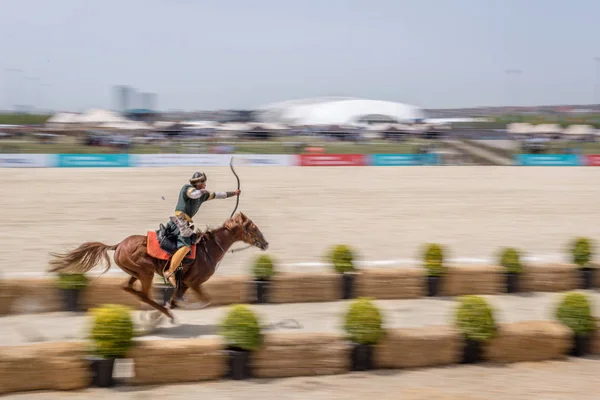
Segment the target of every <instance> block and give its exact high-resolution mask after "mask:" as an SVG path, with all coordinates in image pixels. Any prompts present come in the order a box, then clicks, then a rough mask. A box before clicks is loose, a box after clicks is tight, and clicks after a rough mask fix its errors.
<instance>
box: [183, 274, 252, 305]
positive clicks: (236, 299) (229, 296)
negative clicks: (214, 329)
mask: <svg viewBox="0 0 600 400" xmlns="http://www.w3.org/2000/svg"><path fill="white" fill-rule="evenodd" d="M249 281H250V277H248V276H246V275H231V276H219V277H212V278H211V279H209V280H208V281H207V282H206V283H204V284H203V285H202V288H203V289H204V290H205V291H206V294H207V295H208V296H210V298H211V304H212V305H228V304H236V303H246V302H249V301H250V296H251V291H250V290H251V285H250V282H249ZM189 293H190V294H191V292H189Z"/></svg>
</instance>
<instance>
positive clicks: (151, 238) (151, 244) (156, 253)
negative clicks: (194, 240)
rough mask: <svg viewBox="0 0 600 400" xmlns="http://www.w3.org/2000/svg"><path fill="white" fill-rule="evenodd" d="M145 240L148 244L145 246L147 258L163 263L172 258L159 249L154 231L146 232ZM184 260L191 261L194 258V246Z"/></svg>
mask: <svg viewBox="0 0 600 400" xmlns="http://www.w3.org/2000/svg"><path fill="white" fill-rule="evenodd" d="M147 238H148V240H147V242H148V244H147V245H146V251H147V252H148V255H149V256H151V257H154V258H158V259H159V260H165V261H167V260H170V259H171V257H173V256H172V255H171V254H169V253H167V252H166V251H164V250H163V249H161V248H160V243H158V238H157V237H156V231H148V236H147ZM185 258H186V259H188V260H193V259H195V258H196V245H195V244H193V245H192V248H191V249H190V252H189V253H188V254H187V255H186V256H185Z"/></svg>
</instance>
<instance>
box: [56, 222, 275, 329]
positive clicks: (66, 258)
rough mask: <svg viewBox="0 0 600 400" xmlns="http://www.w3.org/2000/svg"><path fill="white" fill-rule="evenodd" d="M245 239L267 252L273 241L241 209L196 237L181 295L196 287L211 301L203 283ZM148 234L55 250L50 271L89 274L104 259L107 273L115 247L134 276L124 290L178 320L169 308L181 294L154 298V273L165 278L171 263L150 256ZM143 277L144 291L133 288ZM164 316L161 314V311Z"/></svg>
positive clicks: (118, 258) (119, 260) (117, 260)
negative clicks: (160, 299) (113, 242)
mask: <svg viewBox="0 0 600 400" xmlns="http://www.w3.org/2000/svg"><path fill="white" fill-rule="evenodd" d="M238 241H242V242H245V243H248V244H249V245H250V246H254V247H258V248H259V249H261V250H263V251H265V250H266V249H267V248H268V246H269V244H268V243H267V241H266V239H265V237H264V236H263V234H262V232H261V231H260V229H259V228H258V227H257V226H256V225H255V224H254V222H252V220H251V219H249V218H248V217H246V216H245V215H244V214H243V213H242V212H238V213H237V214H236V215H235V216H234V217H231V218H229V219H228V220H227V221H225V223H224V224H223V225H222V226H220V227H219V228H216V229H213V230H207V231H206V232H204V233H201V234H200V235H199V236H198V237H197V239H196V240H195V244H196V254H195V258H194V260H193V262H191V263H190V262H189V260H186V259H184V262H182V267H183V270H182V273H181V274H180V279H179V286H180V289H179V294H180V295H181V296H183V294H184V293H185V292H186V291H187V289H192V290H193V291H194V292H195V293H196V294H197V296H198V297H199V299H200V301H201V302H202V303H205V305H208V304H210V298H209V297H208V296H207V295H206V293H204V291H203V290H202V287H201V285H202V284H203V283H204V282H206V281H207V280H208V279H210V277H211V276H212V275H213V274H214V273H215V270H216V268H217V265H218V263H219V262H220V261H221V260H222V259H223V257H224V256H225V253H226V252H227V250H228V249H229V248H230V247H231V246H232V245H233V244H234V243H236V242H238ZM147 245H148V237H147V236H145V235H131V236H128V237H127V238H125V239H124V240H123V241H122V242H121V243H119V244H116V245H113V246H108V245H105V244H103V243H99V242H87V243H83V244H81V245H80V246H79V247H78V248H76V249H74V250H71V251H70V252H68V253H66V254H55V253H51V256H52V257H53V258H54V259H52V260H51V261H50V266H51V268H50V269H49V271H50V272H65V273H85V272H88V271H89V270H91V269H92V268H94V267H95V266H96V265H97V264H98V263H99V262H100V261H101V259H102V258H104V260H105V261H106V264H107V267H106V269H105V270H104V271H103V272H102V274H104V273H106V272H107V271H108V270H109V269H110V268H111V266H112V264H111V262H110V258H109V256H108V253H107V252H108V251H109V250H114V251H115V254H114V260H115V263H116V264H117V266H118V267H119V268H121V269H122V270H123V271H125V272H126V273H127V274H129V275H131V278H130V279H129V281H128V282H127V283H126V284H125V285H124V286H123V290H125V291H126V292H128V293H131V294H133V295H135V296H137V297H138V298H139V299H140V300H141V301H143V302H144V303H146V304H149V305H150V306H152V307H153V308H155V309H156V310H158V311H160V312H161V313H163V314H164V315H166V316H167V317H169V318H170V319H171V322H174V316H173V314H172V313H171V312H170V311H169V309H173V308H176V307H177V303H176V301H175V298H176V296H177V295H178V293H173V295H172V296H171V299H170V300H169V302H168V303H167V304H166V306H165V307H163V306H161V305H159V304H158V303H156V302H155V301H154V300H152V299H151V298H150V290H151V289H152V283H153V280H154V274H155V273H156V274H159V275H160V276H162V277H163V278H164V273H163V271H165V270H166V269H165V266H166V265H165V264H166V263H169V262H170V258H169V260H168V261H164V260H161V259H158V258H155V257H153V256H150V255H149V254H148V251H147ZM137 280H139V281H140V283H141V285H142V290H136V289H134V288H133V284H134V283H135V282H136V281H137ZM158 315H159V316H160V314H158Z"/></svg>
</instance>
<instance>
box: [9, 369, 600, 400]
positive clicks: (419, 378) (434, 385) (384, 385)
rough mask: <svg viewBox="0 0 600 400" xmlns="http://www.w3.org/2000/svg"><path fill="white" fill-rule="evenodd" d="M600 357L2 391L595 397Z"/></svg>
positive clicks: (222, 397) (121, 395)
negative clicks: (72, 388) (299, 375)
mask: <svg viewBox="0 0 600 400" xmlns="http://www.w3.org/2000/svg"><path fill="white" fill-rule="evenodd" d="M599 383H600V360H599V359H570V360H568V361H548V362H536V363H517V364H509V365H507V366H501V365H489V364H483V365H474V366H465V365H453V366H448V367H443V368H427V369H417V370H400V371H386V370H381V371H373V372H366V373H362V372H360V373H358V372H357V373H351V374H347V375H337V376H320V377H297V378H287V379H274V380H269V379H264V380H253V381H218V382H203V383H197V384H186V385H166V386H155V387H135V386H129V387H128V386H124V387H116V388H113V389H90V390H85V391H79V392H38V393H22V394H15V395H8V396H5V397H4V398H5V399H14V400H17V399H18V400H46V399H48V400H50V399H73V400H75V399H77V400H79V399H81V400H84V399H85V400H87V399H104V398H107V397H110V398H111V399H114V400H138V399H148V398H157V399H164V400H171V399H211V400H255V399H262V400H271V399H273V400H275V399H277V400H279V399H290V400H304V399H314V400H330V399H336V400H337V399H344V400H363V399H376V400H400V399H402V400H574V399H576V400H597V399H598V384H599Z"/></svg>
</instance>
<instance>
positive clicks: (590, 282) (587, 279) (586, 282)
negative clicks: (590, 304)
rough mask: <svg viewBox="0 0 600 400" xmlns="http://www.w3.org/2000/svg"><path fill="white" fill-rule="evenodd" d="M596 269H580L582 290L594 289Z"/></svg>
mask: <svg viewBox="0 0 600 400" xmlns="http://www.w3.org/2000/svg"><path fill="white" fill-rule="evenodd" d="M595 274H596V270H595V268H589V267H584V268H580V269H579V281H580V283H579V287H580V288H581V289H591V288H593V287H594V275H595Z"/></svg>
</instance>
